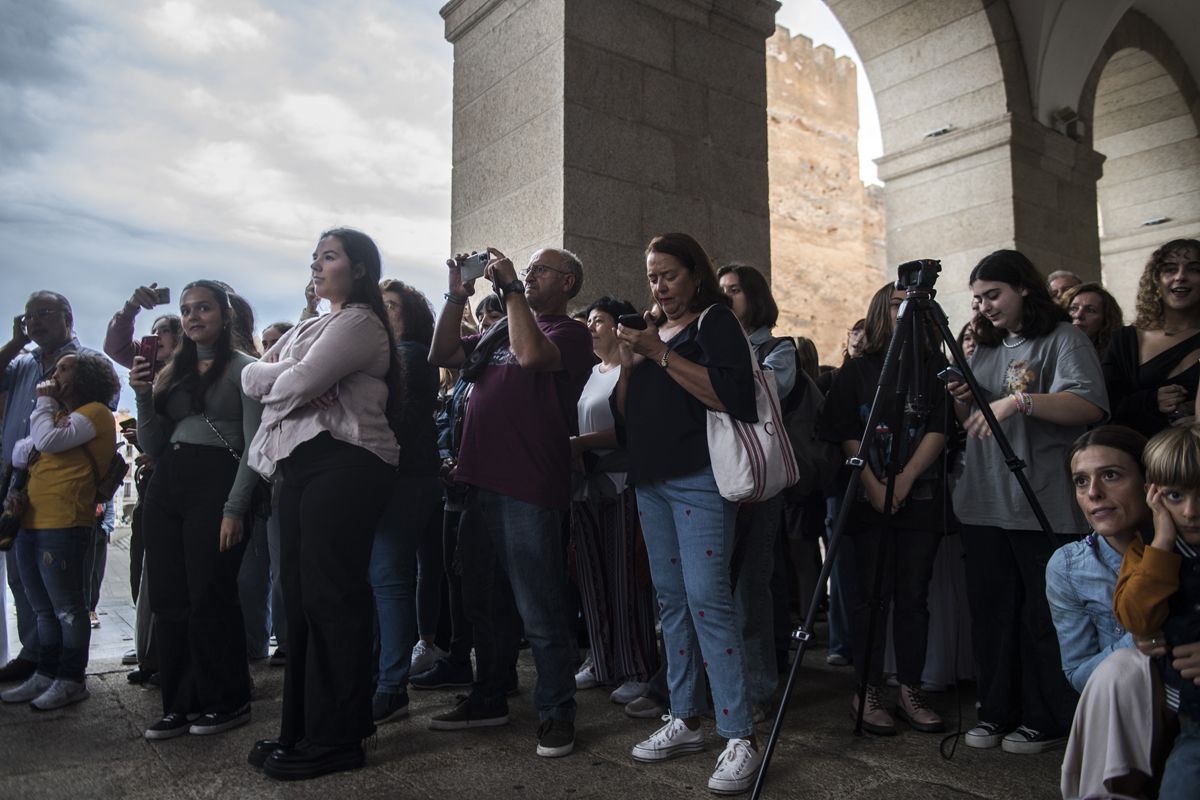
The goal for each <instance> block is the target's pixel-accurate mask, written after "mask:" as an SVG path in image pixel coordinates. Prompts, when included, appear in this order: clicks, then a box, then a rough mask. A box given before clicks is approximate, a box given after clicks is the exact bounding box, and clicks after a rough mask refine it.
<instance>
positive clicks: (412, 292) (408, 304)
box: [379, 278, 433, 347]
mask: <svg viewBox="0 0 1200 800" xmlns="http://www.w3.org/2000/svg"><path fill="white" fill-rule="evenodd" d="M379 291H380V292H381V293H385V294H386V293H387V292H391V293H392V294H395V295H397V296H399V298H400V320H401V328H400V330H398V331H393V333H394V334H395V336H396V339H397V340H398V341H402V342H417V343H418V344H423V345H425V346H426V347H428V346H429V344H430V343H431V342H432V341H433V306H431V305H429V299H428V298H426V297H425V295H423V294H421V292H420V290H418V289H415V288H413V287H412V286H409V285H408V284H407V283H405V282H404V281H401V280H396V279H395V278H384V279H383V280H382V281H380V282H379Z"/></svg>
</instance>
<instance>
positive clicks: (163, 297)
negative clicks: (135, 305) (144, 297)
mask: <svg viewBox="0 0 1200 800" xmlns="http://www.w3.org/2000/svg"><path fill="white" fill-rule="evenodd" d="M170 302H171V289H170V287H168V286H160V287H158V288H157V289H155V290H154V305H156V306H165V305H168V304H169V303H170Z"/></svg>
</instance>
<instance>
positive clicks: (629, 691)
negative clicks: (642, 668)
mask: <svg viewBox="0 0 1200 800" xmlns="http://www.w3.org/2000/svg"><path fill="white" fill-rule="evenodd" d="M649 688H650V684H648V683H643V682H642V681H625V682H624V683H622V684H621V685H620V686H618V687H617V688H615V689H613V690H612V694H610V695H609V696H608V699H609V700H612V701H613V702H614V703H616V704H617V705H620V706H625V705H629V704H630V703H632V702H633V701H634V700H637V699H638V698H639V697H641V696H642V695H644V694H645V693H646V690H647V689H649Z"/></svg>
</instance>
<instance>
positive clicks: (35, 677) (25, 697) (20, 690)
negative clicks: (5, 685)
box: [0, 672, 54, 703]
mask: <svg viewBox="0 0 1200 800" xmlns="http://www.w3.org/2000/svg"><path fill="white" fill-rule="evenodd" d="M52 683H54V679H53V678H51V677H50V676H49V675H43V674H42V673H40V672H35V673H33V674H32V675H30V676H29V677H28V678H26V679H25V682H24V683H22V684H21V685H20V686H14V687H13V688H12V689H9V690H7V691H4V692H0V700H3V701H4V702H6V703H28V702H30V701H31V700H34V699H36V698H37V697H39V696H40V695H41V694H42V692H44V691H46V690H47V689H49V688H50V684H52Z"/></svg>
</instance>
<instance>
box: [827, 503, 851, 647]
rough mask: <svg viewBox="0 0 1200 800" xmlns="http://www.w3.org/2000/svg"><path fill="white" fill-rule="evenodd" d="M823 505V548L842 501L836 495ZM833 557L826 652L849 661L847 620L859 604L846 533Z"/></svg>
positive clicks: (830, 537) (830, 534)
mask: <svg viewBox="0 0 1200 800" xmlns="http://www.w3.org/2000/svg"><path fill="white" fill-rule="evenodd" d="M843 488H844V487H843ZM826 504H827V508H828V510H829V516H827V517H826V518H825V523H826V524H825V546H826V547H828V546H829V543H830V542H831V541H832V539H833V526H834V525H836V524H837V518H838V512H839V511H840V510H841V507H842V498H841V496H840V495H839V496H837V497H830V498H827V500H826ZM834 555H836V556H837V557H836V558H834V560H833V567H832V568H831V569H830V572H829V652H830V653H835V654H837V655H839V656H844V657H845V658H846V659H847V660H853V658H854V636H853V633H852V630H853V629H852V627H851V622H850V617H851V610H852V609H853V608H854V607H855V606H857V605H858V603H859V600H858V578H857V577H856V575H857V571H858V570H857V566H856V564H855V554H854V537H852V536H850V535H849V531H847V532H846V535H843V536H842V538H841V539H839V540H838V548H837V553H835V554H834ZM826 557H828V556H826Z"/></svg>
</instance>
